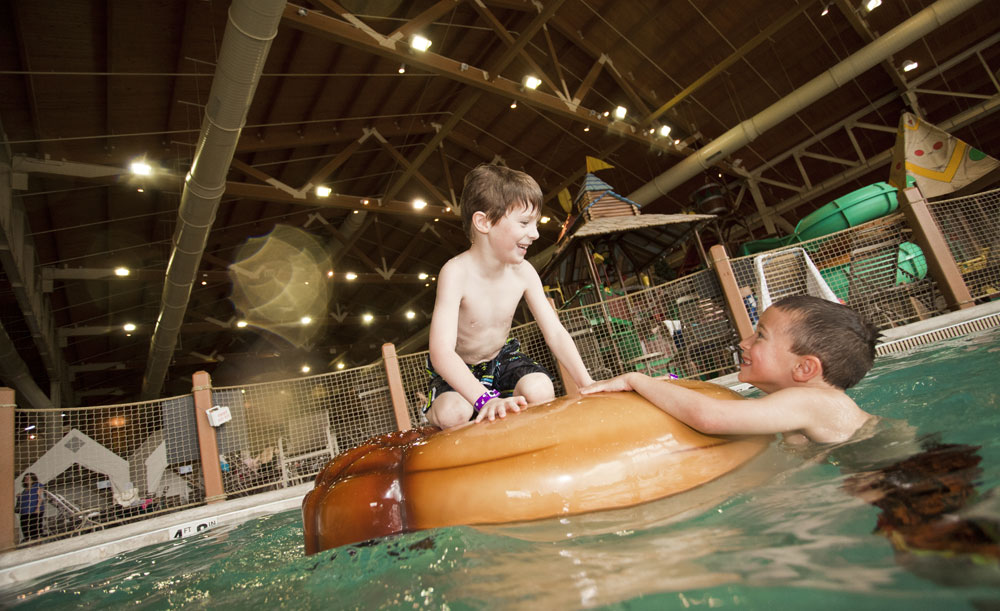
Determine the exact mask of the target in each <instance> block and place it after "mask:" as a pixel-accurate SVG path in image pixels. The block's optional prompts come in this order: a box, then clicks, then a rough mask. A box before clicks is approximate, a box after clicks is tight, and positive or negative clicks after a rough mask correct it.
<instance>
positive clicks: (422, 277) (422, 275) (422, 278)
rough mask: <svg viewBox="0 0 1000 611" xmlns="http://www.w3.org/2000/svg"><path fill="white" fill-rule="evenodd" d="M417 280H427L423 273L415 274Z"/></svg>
mask: <svg viewBox="0 0 1000 611" xmlns="http://www.w3.org/2000/svg"><path fill="white" fill-rule="evenodd" d="M417 278H419V279H420V280H427V274H426V273H425V272H420V273H419V274H417Z"/></svg>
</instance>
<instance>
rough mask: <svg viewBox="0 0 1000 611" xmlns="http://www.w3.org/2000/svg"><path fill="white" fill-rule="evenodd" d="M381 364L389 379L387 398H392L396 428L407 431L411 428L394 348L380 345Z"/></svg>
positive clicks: (397, 358)
mask: <svg viewBox="0 0 1000 611" xmlns="http://www.w3.org/2000/svg"><path fill="white" fill-rule="evenodd" d="M382 363H383V364H384V365H385V377H386V378H388V379H389V396H391V397H392V411H393V413H394V414H395V416H396V428H397V429H399V430H400V431H408V430H410V429H412V428H413V423H412V422H411V421H410V410H409V409H407V407H406V391H404V390H403V375H402V374H401V373H400V372H399V357H398V356H396V346H394V345H393V344H382Z"/></svg>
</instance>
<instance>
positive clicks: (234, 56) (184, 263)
mask: <svg viewBox="0 0 1000 611" xmlns="http://www.w3.org/2000/svg"><path fill="white" fill-rule="evenodd" d="M285 4H286V0H235V1H234V2H233V4H232V5H231V6H230V7H229V20H228V22H227V24H226V31H225V33H224V34H223V37H222V48H221V49H220V51H219V60H218V63H217V64H216V68H215V76H214V77H213V79H212V89H211V92H210V93H209V96H208V103H207V104H206V105H205V118H204V120H203V121H202V124H201V133H200V135H199V137H198V147H197V149H196V150H195V155H194V160H193V161H192V163H191V170H190V171H189V172H188V176H187V178H186V179H185V184H184V191H183V193H182V194H181V204H180V209H179V210H178V213H177V229H176V230H175V231H174V239H173V244H174V248H173V252H172V253H171V254H170V262H169V263H168V264H167V278H166V281H165V282H164V285H163V296H162V298H161V300H160V314H159V316H158V317H157V320H156V328H155V329H154V330H153V338H152V340H151V342H150V348H149V360H148V361H147V363H146V372H145V374H144V375H143V380H142V398H143V399H153V398H156V397H157V396H158V395H159V393H160V390H161V389H162V388H163V381H164V379H165V378H166V375H167V369H168V367H169V366H170V360H171V358H172V356H173V353H174V347H175V346H176V345H177V335H178V333H179V332H180V328H181V324H182V323H183V322H184V313H185V311H186V310H187V305H188V300H189V299H190V296H191V288H192V286H194V282H195V277H196V275H197V271H198V266H199V265H200V263H201V256H202V254H203V253H204V251H205V244H206V242H207V241H208V233H209V230H210V229H211V228H212V223H213V222H214V221H215V213H216V211H217V210H218V208H219V200H221V199H222V194H223V192H225V190H226V174H227V172H228V171H229V164H230V163H231V162H232V160H233V154H234V153H235V152H236V143H237V140H239V137H240V131H241V130H242V128H243V124H244V123H245V122H246V116H247V111H248V110H249V109H250V102H251V101H252V100H253V94H254V91H255V90H256V88H257V82H258V81H259V80H260V74H261V71H262V70H263V68H264V60H265V59H266V58H267V52H268V50H269V49H270V47H271V40H272V39H274V37H275V35H276V34H277V32H278V24H279V23H280V22H281V15H282V13H283V12H284V9H285Z"/></svg>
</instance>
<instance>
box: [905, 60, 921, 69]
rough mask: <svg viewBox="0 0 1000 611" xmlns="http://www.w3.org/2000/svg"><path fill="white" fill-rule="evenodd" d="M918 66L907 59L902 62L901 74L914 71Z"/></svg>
mask: <svg viewBox="0 0 1000 611" xmlns="http://www.w3.org/2000/svg"><path fill="white" fill-rule="evenodd" d="M919 65H920V64H918V63H917V62H915V61H913V60H912V59H908V60H906V61H905V62H903V72H909V71H910V70H916V69H917V66H919Z"/></svg>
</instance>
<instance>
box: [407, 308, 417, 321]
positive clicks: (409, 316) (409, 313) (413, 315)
mask: <svg viewBox="0 0 1000 611" xmlns="http://www.w3.org/2000/svg"><path fill="white" fill-rule="evenodd" d="M416 316H417V313H416V312H414V311H413V310H407V311H406V319H407V320H413V319H414V318H416Z"/></svg>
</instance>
